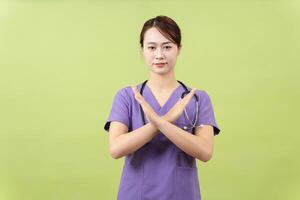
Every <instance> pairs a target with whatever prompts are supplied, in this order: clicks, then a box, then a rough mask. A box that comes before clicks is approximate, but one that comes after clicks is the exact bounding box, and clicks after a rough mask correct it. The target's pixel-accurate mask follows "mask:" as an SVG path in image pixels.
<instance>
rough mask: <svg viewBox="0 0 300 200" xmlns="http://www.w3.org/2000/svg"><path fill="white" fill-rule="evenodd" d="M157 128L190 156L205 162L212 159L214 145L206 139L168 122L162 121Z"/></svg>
mask: <svg viewBox="0 0 300 200" xmlns="http://www.w3.org/2000/svg"><path fill="white" fill-rule="evenodd" d="M157 128H158V129H159V130H160V132H162V133H163V134H164V135H165V136H166V137H167V138H168V139H169V140H171V141H172V143H173V144H175V145H176V146H177V147H178V148H180V149H181V150H182V151H184V152H185V153H187V154H189V155H190V156H193V157H195V158H197V159H199V160H201V161H204V162H206V161H208V160H209V159H210V158H211V156H212V151H213V150H212V144H211V143H209V142H208V141H206V140H205V139H204V138H202V137H200V136H197V135H193V134H190V133H189V132H187V131H185V130H183V129H181V128H179V127H177V126H175V125H174V124H172V123H169V122H168V121H166V120H161V121H160V123H159V124H158V126H157Z"/></svg>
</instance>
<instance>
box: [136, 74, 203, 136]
mask: <svg viewBox="0 0 300 200" xmlns="http://www.w3.org/2000/svg"><path fill="white" fill-rule="evenodd" d="M147 81H148V80H145V81H144V82H143V84H142V87H141V89H140V94H141V95H142V96H143V91H144V87H145V85H146V82H147ZM177 81H178V82H179V83H180V84H181V85H182V87H183V88H184V89H185V92H183V93H182V94H181V99H182V98H184V96H185V95H187V94H188V93H189V92H190V91H189V90H188V88H187V87H186V86H185V84H184V83H183V82H181V81H179V80H177ZM194 97H195V98H196V115H195V117H194V122H192V121H191V119H190V118H189V116H188V114H187V112H186V108H184V116H185V119H186V120H187V121H188V123H189V125H190V126H191V128H192V129H193V131H192V132H193V134H194V131H195V127H197V126H196V123H197V121H198V114H199V98H198V96H197V94H194ZM140 109H141V115H142V120H143V125H145V124H146V122H145V113H144V111H143V108H142V106H141V105H140ZM187 128H188V127H186V126H185V127H184V128H183V129H187Z"/></svg>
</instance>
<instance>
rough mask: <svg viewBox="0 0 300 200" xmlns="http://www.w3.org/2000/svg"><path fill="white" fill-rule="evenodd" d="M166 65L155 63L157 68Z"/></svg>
mask: <svg viewBox="0 0 300 200" xmlns="http://www.w3.org/2000/svg"><path fill="white" fill-rule="evenodd" d="M165 64H166V63H154V65H155V66H157V67H163V66H164V65H165Z"/></svg>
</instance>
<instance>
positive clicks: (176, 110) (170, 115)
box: [163, 88, 196, 122]
mask: <svg viewBox="0 0 300 200" xmlns="http://www.w3.org/2000/svg"><path fill="white" fill-rule="evenodd" d="M195 92H196V89H195V88H193V89H192V90H191V91H190V93H188V94H187V95H185V97H183V99H181V98H180V99H179V100H178V101H177V102H176V104H175V105H174V106H173V107H172V108H171V109H170V110H169V111H168V112H167V113H166V114H165V115H164V116H163V118H164V119H165V120H167V121H169V122H174V121H175V120H177V119H178V118H179V116H180V115H181V114H182V112H183V111H184V108H185V107H186V106H187V105H188V103H189V102H190V100H191V99H192V98H193V96H194V94H195Z"/></svg>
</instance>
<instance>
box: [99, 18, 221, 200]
mask: <svg viewBox="0 0 300 200" xmlns="http://www.w3.org/2000/svg"><path fill="white" fill-rule="evenodd" d="M140 44H141V53H142V54H143V56H144V59H145V62H146V64H147V65H148V66H149V80H146V81H144V82H143V83H140V84H138V85H136V86H127V87H123V88H121V89H120V90H119V91H118V92H117V93H116V95H115V98H114V102H113V105H112V108H111V112H110V115H109V117H108V119H107V121H106V123H105V126H104V129H105V130H106V131H109V152H110V154H111V156H112V157H113V158H121V157H123V156H125V163H124V167H123V173H122V177H121V181H120V185H119V192H118V200H200V199H201V193H200V185H199V179H198V171H197V166H196V160H195V159H198V160H201V161H203V162H207V161H209V160H210V159H211V157H212V154H213V143H214V142H213V139H214V135H217V134H218V133H219V132H220V129H219V127H218V125H217V123H216V121H215V117H214V111H213V107H212V103H211V100H210V97H209V95H208V94H207V93H206V92H205V91H204V90H196V89H191V88H189V87H187V86H185V85H184V84H183V83H182V82H181V81H178V80H176V78H175V74H174V67H175V64H176V59H177V56H178V55H179V53H180V50H181V33H180V29H179V27H178V25H177V24H176V22H174V21H173V20H172V19H171V18H169V17H167V16H157V17H155V18H152V19H149V20H148V21H146V22H145V23H144V26H143V28H142V31H141V33H140Z"/></svg>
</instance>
